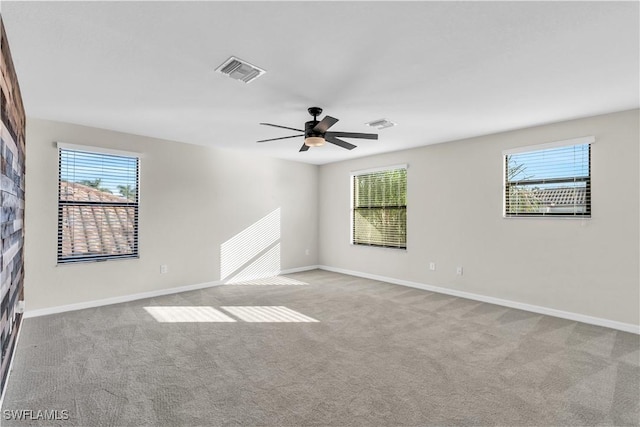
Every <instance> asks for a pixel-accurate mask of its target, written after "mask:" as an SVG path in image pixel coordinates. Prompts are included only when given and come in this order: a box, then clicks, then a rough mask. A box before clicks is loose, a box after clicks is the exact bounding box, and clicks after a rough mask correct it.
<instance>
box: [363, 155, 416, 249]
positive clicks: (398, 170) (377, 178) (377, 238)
mask: <svg viewBox="0 0 640 427" xmlns="http://www.w3.org/2000/svg"><path fill="white" fill-rule="evenodd" d="M352 185H353V199H352V218H351V219H352V232H351V242H352V243H353V244H355V245H367V246H380V247H389V248H401V249H405V248H406V247H407V168H406V166H397V167H391V168H388V169H382V170H373V171H368V172H367V171H364V172H354V173H353V174H352Z"/></svg>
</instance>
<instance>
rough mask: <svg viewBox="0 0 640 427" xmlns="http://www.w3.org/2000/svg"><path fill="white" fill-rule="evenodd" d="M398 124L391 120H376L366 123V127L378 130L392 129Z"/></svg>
mask: <svg viewBox="0 0 640 427" xmlns="http://www.w3.org/2000/svg"><path fill="white" fill-rule="evenodd" d="M396 124H397V123H394V122H392V121H391V120H389V119H379V120H374V121H372V122H369V123H365V125H367V126H371V127H372V128H376V129H384V128H390V127H393V126H395V125H396Z"/></svg>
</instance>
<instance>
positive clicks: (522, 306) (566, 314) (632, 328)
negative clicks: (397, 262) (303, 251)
mask: <svg viewBox="0 0 640 427" xmlns="http://www.w3.org/2000/svg"><path fill="white" fill-rule="evenodd" d="M318 268H319V269H321V270H327V271H333V272H335V273H342V274H348V275H350V276H356V277H363V278H365V279H372V280H378V281H381V282H387V283H393V284H395V285H402V286H409V287H411V288H417V289H423V290H425V291H431V292H437V293H441V294H447V295H452V296H456V297H461V298H467V299H471V300H475V301H481V302H488V303H490V304H496V305H502V306H505V307H510V308H517V309H519V310H525V311H531V312H533V313H538V314H545V315H547V316H553V317H560V318H562V319H568V320H575V321H577V322H583V323H589V324H591V325H597V326H604V327H605V328H611V329H617V330H620V331H624V332H630V333H632V334H640V326H639V325H634V324H631V323H623V322H618V321H615V320H609V319H603V318H600V317H593V316H588V315H586V314H579V313H573V312H570V311H563V310H556V309H554V308H548V307H542V306H538V305H533V304H526V303H522V302H517V301H510V300H506V299H501V298H494V297H490V296H486V295H480V294H474V293H471V292H465V291H458V290H456V289H449V288H443V287H439V286H432V285H425V284H423V283H418V282H411V281H409V280H402V279H395V278H393V277H385V276H378V275H376V274H369V273H363V272H360V271H353V270H346V269H343V268H336V267H330V266H327V265H319V266H318Z"/></svg>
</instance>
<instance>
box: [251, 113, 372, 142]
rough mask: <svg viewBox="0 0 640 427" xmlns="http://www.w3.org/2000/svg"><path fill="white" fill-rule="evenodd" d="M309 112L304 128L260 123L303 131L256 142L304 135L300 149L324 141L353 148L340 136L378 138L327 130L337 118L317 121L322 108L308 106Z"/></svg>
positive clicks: (369, 135) (367, 134)
mask: <svg viewBox="0 0 640 427" xmlns="http://www.w3.org/2000/svg"><path fill="white" fill-rule="evenodd" d="M308 111H309V114H311V115H312V116H313V120H309V121H308V122H306V123H305V124H304V130H302V129H296V128H290V127H287V126H280V125H274V124H272V123H260V124H261V125H265V126H273V127H276V128H282V129H289V130H294V131H297V132H303V133H302V134H300V135H291V136H283V137H280V138H271V139H262V140H260V141H258V142H269V141H276V140H280V139H288V138H296V137H299V136H304V144H302V147H300V151H307V150H309V147H320V146H322V145H324V144H325V143H327V142H329V143H331V144H334V145H337V146H338V147H342V148H346V149H347V150H353V149H354V148H356V146H355V145H353V144H350V143H348V142H346V141H343V140H342V139H339V137H340V138H359V139H378V135H377V134H375V133H356V132H329V131H328V130H329V128H330V127H331V126H333V125H335V124H336V123H337V122H338V119H336V118H335V117H331V116H325V117H324V119H322V120H320V121H318V116H319V115H320V114H322V108H320V107H310V108H309V109H308Z"/></svg>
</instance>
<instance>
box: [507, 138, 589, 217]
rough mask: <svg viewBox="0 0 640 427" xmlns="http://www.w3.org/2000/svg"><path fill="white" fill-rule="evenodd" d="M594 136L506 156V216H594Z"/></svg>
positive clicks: (516, 151) (544, 145) (530, 148)
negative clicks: (592, 211)
mask: <svg viewBox="0 0 640 427" xmlns="http://www.w3.org/2000/svg"><path fill="white" fill-rule="evenodd" d="M593 141H594V139H593V137H588V138H578V139H573V140H569V141H560V142H555V143H550V144H543V145H540V146H537V147H524V148H520V149H516V150H510V151H508V152H505V153H504V166H503V167H504V175H505V177H504V183H505V185H504V198H505V202H504V216H505V217H521V216H574V217H590V216H591V143H592V142H593Z"/></svg>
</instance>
